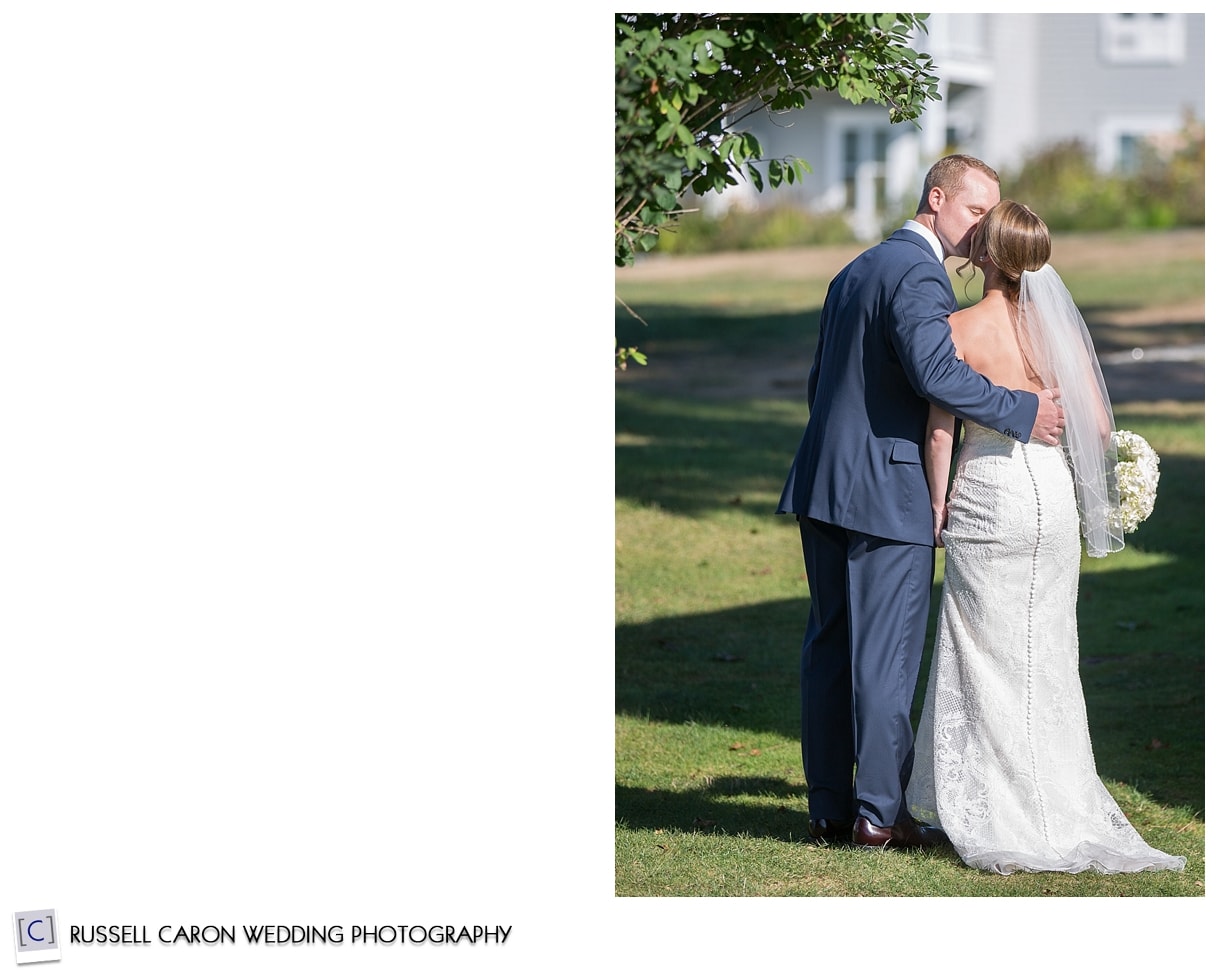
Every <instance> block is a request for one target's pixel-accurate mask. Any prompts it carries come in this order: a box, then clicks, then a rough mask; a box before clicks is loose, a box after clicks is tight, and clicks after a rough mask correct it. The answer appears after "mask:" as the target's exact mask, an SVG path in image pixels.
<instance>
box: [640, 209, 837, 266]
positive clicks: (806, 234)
mask: <svg viewBox="0 0 1218 971" xmlns="http://www.w3.org/2000/svg"><path fill="white" fill-rule="evenodd" d="M853 241H854V233H853V232H852V231H851V229H850V226H849V224H848V223H847V222H846V220H845V218H844V217H843V216H842V215H841V214H840V213H812V212H809V211H807V210H806V209H801V208H799V207H798V206H792V205H785V206H770V207H765V208H761V209H757V210H747V209H742V208H740V207H736V206H733V207H732V208H730V209H729V210H728V211H727V212H726V213H724V214H723V215H722V216H719V217H714V216H708V215H706V214H705V213H703V212H693V213H688V214H687V215H684V216H682V217H681V219H680V221H679V222H678V223H677V226H676V231H675V232H662V233H661V234H660V243H659V245H658V246H657V247H656V250H657V251H658V252H661V253H680V254H693V253H715V252H724V251H729V250H756V249H778V248H781V247H784V246H825V245H830V244H834V243H850V242H853Z"/></svg>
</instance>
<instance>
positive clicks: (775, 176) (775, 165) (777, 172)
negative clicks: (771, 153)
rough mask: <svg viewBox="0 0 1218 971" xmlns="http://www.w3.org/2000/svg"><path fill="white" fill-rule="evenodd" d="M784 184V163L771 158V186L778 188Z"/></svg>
mask: <svg viewBox="0 0 1218 971" xmlns="http://www.w3.org/2000/svg"><path fill="white" fill-rule="evenodd" d="M780 185H782V163H781V162H780V161H778V159H776V158H772V159H770V188H771V189H777V188H778V187H779V186H780Z"/></svg>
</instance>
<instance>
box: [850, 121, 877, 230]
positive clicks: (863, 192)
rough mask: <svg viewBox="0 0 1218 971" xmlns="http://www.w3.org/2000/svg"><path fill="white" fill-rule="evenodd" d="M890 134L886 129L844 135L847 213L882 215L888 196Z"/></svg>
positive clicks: (855, 131)
mask: <svg viewBox="0 0 1218 971" xmlns="http://www.w3.org/2000/svg"><path fill="white" fill-rule="evenodd" d="M887 158H888V132H887V131H886V130H885V129H884V128H868V129H858V128H850V129H847V130H846V131H845V132H843V133H842V173H843V179H842V181H843V183H844V185H845V189H846V209H847V210H850V211H852V212H854V211H858V212H866V213H869V214H870V213H877V212H882V211H883V209H884V205H885V202H886V195H887V192H888V178H887V171H886V162H887Z"/></svg>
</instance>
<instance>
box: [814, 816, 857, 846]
mask: <svg viewBox="0 0 1218 971" xmlns="http://www.w3.org/2000/svg"><path fill="white" fill-rule="evenodd" d="M808 836H809V837H810V838H811V839H812V840H813V841H814V842H817V843H841V842H844V841H846V840H848V839H850V820H848V819H809V820H808Z"/></svg>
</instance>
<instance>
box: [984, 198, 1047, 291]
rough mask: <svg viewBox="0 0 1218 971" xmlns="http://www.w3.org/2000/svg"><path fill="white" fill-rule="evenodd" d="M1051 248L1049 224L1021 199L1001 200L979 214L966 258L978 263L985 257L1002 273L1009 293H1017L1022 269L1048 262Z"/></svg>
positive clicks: (1032, 268)
mask: <svg viewBox="0 0 1218 971" xmlns="http://www.w3.org/2000/svg"><path fill="white" fill-rule="evenodd" d="M1052 248H1053V244H1052V240H1051V239H1050V238H1049V227H1048V226H1046V225H1045V223H1044V220H1043V219H1041V218H1040V216H1038V215H1036V213H1034V212H1033V211H1032V210H1031V209H1029V208H1028V207H1027V206H1025V205H1024V204H1023V203H1021V202H1014V201H1012V200H1010V199H1003V200H1002V201H1001V202H999V203H998V205H996V206H995V207H994V208H993V209H991V210H990V211H989V212H987V213H986V214H985V215H984V216H982V217H981V222H980V223H978V224H977V231H976V232H975V233H973V242H972V245H971V247H970V249H969V261H970V262H972V263H973V264H975V265H980V263H981V257H982V256H987V257H989V260H990V262H991V263H993V264H994V266H995V267H996V268H997V269H998V270H999V271H1000V272H1001V273H1002V276H1003V285H1004V289H1005V290H1006V292H1007V294H1008V296H1010V297H1011V299H1016V298H1017V297H1018V296H1019V278H1020V275H1021V274H1022V273H1023V272H1024V271H1025V270H1039V269H1040V268H1041V267H1042V266H1044V265H1045V264H1046V263H1048V262H1049V252H1050V250H1051V249H1052Z"/></svg>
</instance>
